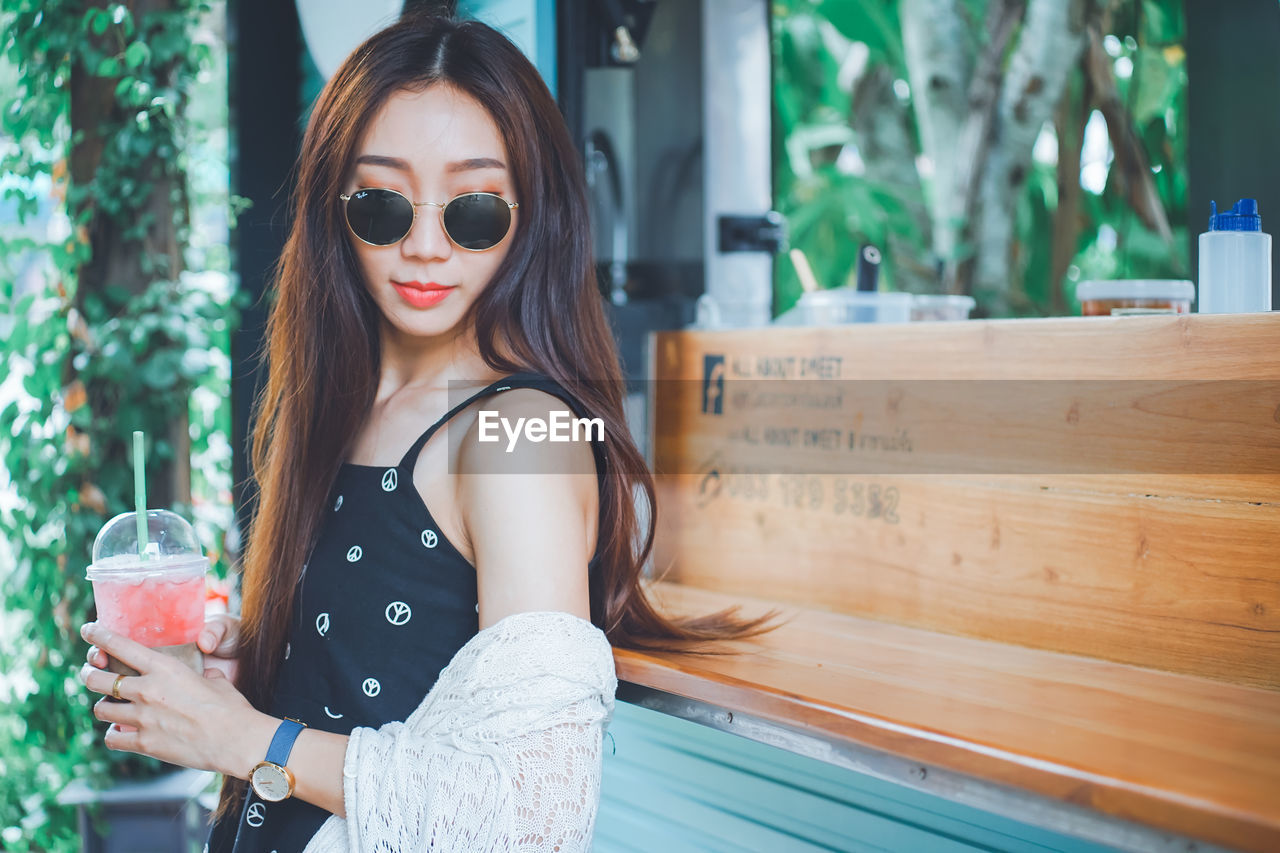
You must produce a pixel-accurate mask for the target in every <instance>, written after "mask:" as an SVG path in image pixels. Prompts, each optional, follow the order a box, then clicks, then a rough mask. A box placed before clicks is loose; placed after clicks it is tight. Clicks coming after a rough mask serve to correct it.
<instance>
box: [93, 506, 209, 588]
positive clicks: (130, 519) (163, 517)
mask: <svg viewBox="0 0 1280 853" xmlns="http://www.w3.org/2000/svg"><path fill="white" fill-rule="evenodd" d="M140 562H141V563H143V564H144V565H145V564H147V563H151V562H154V563H155V566H156V568H157V569H161V568H163V569H165V570H172V569H175V568H180V567H185V566H187V565H190V566H192V567H195V566H197V565H201V564H205V565H207V562H206V560H205V557H204V552H203V551H202V550H201V548H200V540H199V539H198V538H196V531H195V528H193V527H192V526H191V524H190V523H189V522H188V521H187V520H186V519H185V518H183V517H182V516H180V515H178V514H177V513H173V512H169V511H168V510H165V509H149V510H147V545H146V548H145V549H144V551H143V553H142V554H141V555H139V553H138V522H137V515H136V514H135V513H132V512H122V513H120V514H119V515H117V516H116V517H115V518H113V519H111V520H110V521H108V522H107V523H106V524H104V525H103V526H102V529H101V530H99V531H98V537H97V538H96V539H94V540H93V564H92V565H91V566H90V567H89V571H90V572H91V573H97V574H102V573H104V572H111V571H120V570H124V569H128V570H137V569H138V568H141V566H139V563H140Z"/></svg>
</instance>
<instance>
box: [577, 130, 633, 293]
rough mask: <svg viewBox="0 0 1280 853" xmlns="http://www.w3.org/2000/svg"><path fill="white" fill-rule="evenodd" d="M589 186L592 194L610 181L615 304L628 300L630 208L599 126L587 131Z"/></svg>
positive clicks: (610, 145)
mask: <svg viewBox="0 0 1280 853" xmlns="http://www.w3.org/2000/svg"><path fill="white" fill-rule="evenodd" d="M584 159H585V160H586V167H587V186H588V187H589V188H590V189H591V191H592V193H593V194H596V193H598V192H599V187H600V184H601V183H604V184H607V185H608V188H609V198H610V202H611V208H610V217H609V218H610V222H611V225H612V227H613V251H612V256H613V257H612V259H611V260H610V263H609V278H610V280H611V284H612V286H611V289H610V293H609V298H610V300H611V301H612V302H613V304H614V305H625V304H626V302H627V291H626V284H627V248H628V247H627V231H628V228H627V209H626V206H625V205H624V204H623V199H622V173H621V171H620V170H619V168H618V157H617V154H616V153H615V152H614V148H613V142H612V141H611V140H610V139H609V134H607V133H605V132H604V130H602V129H600V128H596V129H595V130H593V131H591V133H589V134H587V142H586V152H585V158H584Z"/></svg>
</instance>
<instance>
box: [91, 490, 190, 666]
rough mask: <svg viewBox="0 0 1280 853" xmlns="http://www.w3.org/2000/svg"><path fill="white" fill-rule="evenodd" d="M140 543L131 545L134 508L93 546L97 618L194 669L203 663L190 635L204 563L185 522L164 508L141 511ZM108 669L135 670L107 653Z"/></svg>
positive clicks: (112, 523)
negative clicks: (143, 522)
mask: <svg viewBox="0 0 1280 853" xmlns="http://www.w3.org/2000/svg"><path fill="white" fill-rule="evenodd" d="M146 525H147V531H146V532H147V541H146V544H145V545H144V547H143V549H142V553H141V554H139V553H138V551H139V549H138V533H137V530H138V526H137V517H136V516H135V515H134V513H131V512H126V513H123V514H121V515H118V516H116V517H115V518H113V519H111V520H110V521H108V522H107V523H106V524H105V525H104V526H103V528H102V530H101V531H100V532H99V533H98V538H97V539H96V540H95V541H94V544H93V564H92V565H90V566H89V569H88V572H87V576H88V579H89V580H90V581H92V583H93V598H94V603H95V604H96V606H97V610H98V621H99V622H100V623H102V625H103V626H104V627H106V628H107V629H108V630H111V631H116V632H119V633H121V634H123V635H125V636H127V637H129V638H130V639H132V640H135V641H136V642H139V643H141V644H142V645H144V646H147V647H149V648H152V649H155V650H156V651H159V652H163V653H165V654H168V655H172V656H174V657H177V658H179V659H180V660H182V661H183V662H185V663H186V664H187V665H188V666H190V667H191V668H192V669H194V670H195V671H196V672H203V669H204V661H203V658H202V656H201V654H200V650H199V648H197V646H196V638H197V637H198V636H199V635H200V629H201V628H203V627H204V602H205V573H206V571H207V570H208V568H209V561H208V559H207V558H205V557H204V555H203V554H202V553H201V551H200V545H199V542H198V541H197V539H196V535H195V531H194V530H192V528H191V525H190V524H188V523H187V522H186V520H185V519H183V518H182V517H181V516H179V515H175V514H174V513H171V512H167V511H165V510H148V511H147V519H146ZM107 668H108V669H110V670H111V671H112V672H117V673H121V674H123V675H137V672H136V671H135V670H133V669H132V668H130V667H128V666H126V665H125V664H123V663H121V662H120V661H117V660H115V659H114V658H112V659H110V660H109V661H108V666H107Z"/></svg>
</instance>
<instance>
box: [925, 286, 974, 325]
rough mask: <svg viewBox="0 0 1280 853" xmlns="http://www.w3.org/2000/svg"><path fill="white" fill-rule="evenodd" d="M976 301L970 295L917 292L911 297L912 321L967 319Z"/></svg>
mask: <svg viewBox="0 0 1280 853" xmlns="http://www.w3.org/2000/svg"><path fill="white" fill-rule="evenodd" d="M977 304H978V303H977V301H976V300H975V299H974V298H973V297H972V296H958V295H951V294H945V293H917V294H914V295H913V296H912V297H911V319H912V321H913V322H914V321H920V320H923V321H926V322H933V321H940V320H968V319H969V312H971V311H973V308H974V306H975V305H977Z"/></svg>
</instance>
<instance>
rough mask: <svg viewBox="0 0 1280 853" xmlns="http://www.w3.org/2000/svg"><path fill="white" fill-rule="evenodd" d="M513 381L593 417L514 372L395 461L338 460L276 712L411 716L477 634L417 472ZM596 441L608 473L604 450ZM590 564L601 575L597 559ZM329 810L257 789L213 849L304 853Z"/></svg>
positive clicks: (359, 722) (465, 571) (221, 828)
mask: <svg viewBox="0 0 1280 853" xmlns="http://www.w3.org/2000/svg"><path fill="white" fill-rule="evenodd" d="M517 387H520V388H537V389H539V390H543V391H546V392H548V393H551V394H554V395H555V396H557V397H559V398H560V399H562V400H564V402H565V403H566V404H567V405H568V406H569V407H570V408H572V409H573V411H574V413H575V414H576V415H577V416H579V417H586V416H588V413H586V412H584V411H582V410H581V406H580V404H579V403H578V402H577V401H576V400H575V399H574V398H573V397H572V396H571V395H570V394H569V393H568V392H567V391H566V390H565V389H564V388H563V387H562V386H561V385H559V384H558V383H556V382H555V381H553V380H551V379H548V378H546V377H543V376H538V375H535V374H529V373H521V374H516V375H513V376H509V377H507V378H505V379H501V380H498V381H497V382H494V383H492V384H491V385H489V386H487V387H485V388H483V389H481V390H480V391H478V392H477V393H475V394H473V395H472V396H471V397H470V398H468V399H467V400H465V401H464V402H462V403H460V404H459V405H457V406H455V407H454V408H453V409H451V410H450V411H449V412H448V413H447V414H445V415H444V417H442V418H440V420H438V421H436V423H434V424H432V425H431V428H430V429H428V430H427V431H426V432H425V433H423V434H422V435H421V436H420V437H419V438H418V440H417V441H415V442H414V443H413V446H412V447H410V448H409V451H408V452H407V453H406V454H405V455H404V458H403V459H401V460H400V463H399V464H398V465H396V466H395V467H394V468H376V467H371V466H365V465H351V464H344V465H343V466H342V468H341V469H340V470H339V472H338V476H337V479H336V481H335V483H334V487H333V491H332V492H331V493H330V495H329V498H328V504H327V505H328V510H327V511H326V515H325V518H324V520H323V522H322V524H321V529H320V533H319V536H318V537H317V539H316V542H315V545H314V547H313V549H312V551H311V555H310V557H309V559H308V561H307V563H306V565H304V566H303V569H302V577H301V578H300V580H299V583H298V587H297V591H296V595H295V599H294V608H293V613H294V616H293V621H292V624H291V625H290V626H289V634H288V644H287V645H286V646H285V651H284V660H283V661H282V663H281V666H280V670H279V676H278V678H277V682H276V688H275V693H274V695H273V699H272V701H271V706H270V708H269V713H271V714H272V715H273V716H276V717H285V716H288V717H293V718H295V719H298V720H301V721H302V722H304V723H306V724H307V725H308V726H309V727H311V728H313V729H320V730H321V731H326V732H335V733H338V734H344V735H345V734H350V733H351V730H352V729H354V728H356V727H357V726H366V727H370V728H377V727H379V726H381V725H383V724H385V723H389V722H393V721H403V720H405V719H406V718H407V717H408V716H409V714H411V713H412V712H413V710H414V709H415V708H416V707H417V706H418V705H419V704H420V703H421V702H422V699H423V697H424V696H426V695H427V693H428V692H429V691H430V690H431V688H432V686H433V685H434V684H435V682H436V679H437V678H438V677H439V675H440V672H441V670H443V669H444V667H445V666H446V665H447V664H448V663H449V661H450V660H451V659H452V658H453V656H454V655H455V654H456V653H457V652H458V650H459V649H461V648H462V647H463V646H464V645H466V643H467V641H469V640H470V639H471V638H472V637H474V636H475V635H476V634H477V633H478V632H479V609H480V605H479V601H478V596H477V591H476V574H475V569H474V568H473V567H472V565H471V564H470V563H468V562H467V560H466V559H465V558H464V557H463V556H462V554H461V553H459V552H458V549H457V548H455V547H454V546H453V544H452V543H451V542H449V540H448V539H446V538H445V536H444V535H443V534H442V533H441V532H440V528H439V526H438V525H437V524H436V522H435V520H434V519H433V518H432V516H431V512H430V510H428V509H427V506H426V504H425V503H424V502H423V500H422V497H421V495H420V494H419V493H418V490H417V489H416V488H414V485H413V469H414V466H415V464H416V463H417V459H418V454H419V453H420V452H421V450H422V447H423V445H425V444H426V442H427V440H428V439H429V438H431V436H432V435H434V434H435V432H436V430H438V429H439V428H440V427H441V426H442V425H444V423H445V422H446V421H448V420H449V419H450V418H451V417H453V416H454V415H455V414H457V413H458V412H460V411H462V410H463V409H464V408H466V407H467V406H468V405H470V404H471V403H473V402H474V401H476V400H478V399H480V398H482V397H485V396H488V395H490V394H495V393H498V392H500V391H505V390H508V389H510V388H517ZM592 447H593V449H594V450H595V452H596V464H597V470H598V472H600V473H602V472H603V462H604V456H603V452H602V448H601V447H600V445H599V443H598V442H593V444H592ZM589 569H590V575H591V577H592V578H593V579H594V576H595V569H596V559H595V558H594V557H593V558H592V561H591V564H590V566H589ZM329 816H330V813H329V812H328V811H325V810H324V809H321V808H319V807H317V806H313V805H311V804H310V803H307V802H304V801H302V800H300V799H297V798H290V799H287V800H284V801H283V802H279V803H269V802H265V801H263V800H261V799H260V798H259V797H258V796H257V795H256V794H254V793H253V791H252V789H250V790H249V792H248V796H247V798H246V800H245V802H244V803H243V804H242V806H241V808H240V809H239V810H237V811H235V812H233V813H229V814H228V815H227V816H226V817H224V818H223V819H222V820H220V821H218V822H216V823H215V824H214V826H213V828H212V830H211V832H210V834H209V839H208V844H207V845H206V847H205V850H206V853H297V851H300V850H302V849H303V848H304V847H305V846H306V845H307V842H308V841H310V839H311V836H312V835H314V834H315V832H316V830H318V829H319V828H320V825H321V824H322V823H324V821H325V820H326V819H327V818H328V817H329ZM233 818H234V819H233Z"/></svg>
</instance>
